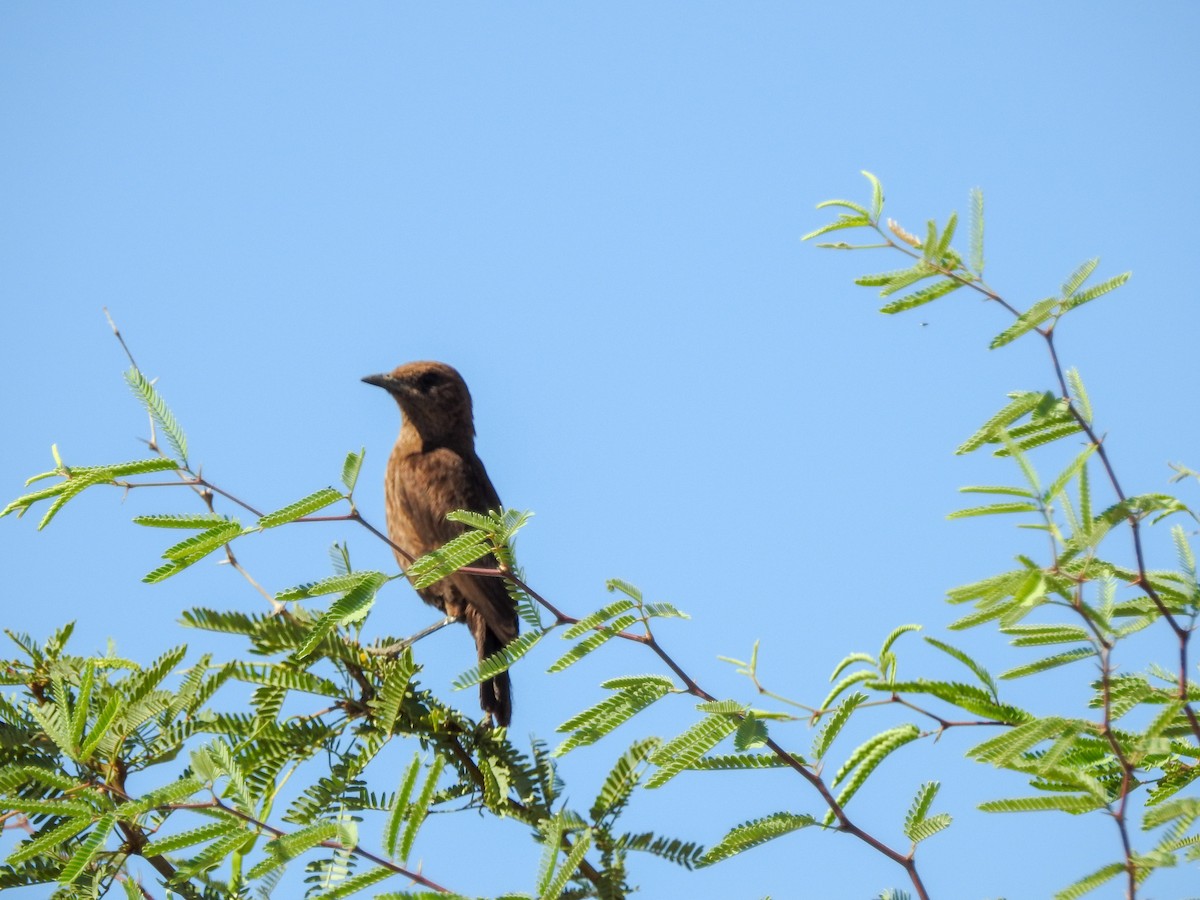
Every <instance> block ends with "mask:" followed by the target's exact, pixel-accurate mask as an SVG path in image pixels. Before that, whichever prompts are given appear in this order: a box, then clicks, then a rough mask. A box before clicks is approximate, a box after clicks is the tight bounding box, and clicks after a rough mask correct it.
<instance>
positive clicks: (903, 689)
mask: <svg viewBox="0 0 1200 900" xmlns="http://www.w3.org/2000/svg"><path fill="white" fill-rule="evenodd" d="M888 689H889V690H892V691H894V692H895V693H897V694H929V695H930V696H932V697H937V698H938V699H939V700H944V701H945V702H946V703H949V704H952V705H953V706H957V707H958V708H959V709H965V710H966V711H967V712H969V713H973V714H975V715H977V716H981V717H983V718H987V719H995V720H996V721H998V722H1003V723H1008V724H1019V723H1021V722H1028V721H1029V720H1031V719H1032V718H1033V716H1032V715H1030V714H1029V713H1027V712H1026V711H1025V710H1023V709H1020V708H1019V707H1016V706H1011V705H1009V704H1006V703H998V702H997V701H996V700H994V699H993V698H992V697H991V695H989V694H988V693H987V692H986V691H984V690H983V689H981V688H978V687H976V686H975V685H973V684H960V683H958V682H946V681H927V680H925V679H917V680H915V681H898V682H895V683H894V684H891V685H889V688H888Z"/></svg>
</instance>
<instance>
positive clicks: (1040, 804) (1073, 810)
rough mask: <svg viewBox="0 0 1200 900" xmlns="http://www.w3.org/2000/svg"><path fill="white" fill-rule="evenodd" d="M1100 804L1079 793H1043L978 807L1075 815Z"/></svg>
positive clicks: (988, 802)
mask: <svg viewBox="0 0 1200 900" xmlns="http://www.w3.org/2000/svg"><path fill="white" fill-rule="evenodd" d="M1102 806H1104V803H1103V802H1101V801H1100V800H1098V799H1097V798H1095V797H1089V796H1083V795H1079V794H1051V795H1044V794H1043V795H1039V796H1036V797H1013V798H1009V799H1007V800H988V801H987V802H985V803H980V804H979V809H981V810H982V811H983V812H1065V813H1070V814H1071V815H1074V816H1077V815H1080V814H1081V813H1088V812H1092V810H1096V809H1100V808H1101V807H1102Z"/></svg>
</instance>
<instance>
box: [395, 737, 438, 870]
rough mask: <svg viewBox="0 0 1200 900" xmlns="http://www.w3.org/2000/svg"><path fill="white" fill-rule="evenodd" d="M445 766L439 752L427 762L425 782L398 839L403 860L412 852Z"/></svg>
mask: <svg viewBox="0 0 1200 900" xmlns="http://www.w3.org/2000/svg"><path fill="white" fill-rule="evenodd" d="M445 766H446V760H445V757H443V756H442V754H440V753H439V754H438V755H437V756H435V757H434V759H433V762H432V763H430V764H429V773H428V775H426V776H425V784H424V786H422V788H421V793H420V794H418V795H417V799H416V801H415V802H414V803H413V805H412V807H410V808H411V810H412V812H411V814H410V815H409V817H408V825H407V826H406V827H405V829H404V836H403V837H402V838H401V839H400V858H401V859H403V860H406V859H408V855H409V853H411V852H412V845H413V842H414V841H416V839H417V832H418V831H420V830H421V825H422V824H423V823H424V822H425V817H426V816H427V815H429V806H430V804H431V803H432V802H433V792H434V790H435V789H436V788H437V783H438V779H440V778H441V777H442V769H444V768H445Z"/></svg>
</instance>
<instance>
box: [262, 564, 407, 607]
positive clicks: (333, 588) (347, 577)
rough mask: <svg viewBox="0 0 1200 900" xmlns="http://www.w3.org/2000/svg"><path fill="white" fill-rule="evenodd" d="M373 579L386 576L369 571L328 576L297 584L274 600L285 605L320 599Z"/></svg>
mask: <svg viewBox="0 0 1200 900" xmlns="http://www.w3.org/2000/svg"><path fill="white" fill-rule="evenodd" d="M375 579H384V580H386V579H387V576H386V575H384V574H383V573H382V572H369V571H361V572H346V573H344V574H341V575H330V576H329V577H328V578H322V579H321V580H320V581H310V582H308V583H307V584H299V585H296V586H295V587H290V588H287V589H286V590H283V591H280V592H279V593H278V594H276V595H275V599H276V600H278V601H279V602H280V603H287V602H290V601H292V600H307V599H308V598H309V597H320V596H322V595H325V594H340V593H342V592H343V591H349V590H353V589H354V588H356V587H358V586H360V585H362V584H365V583H367V582H369V581H373V580H375Z"/></svg>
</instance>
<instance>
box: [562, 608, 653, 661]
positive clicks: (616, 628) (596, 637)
mask: <svg viewBox="0 0 1200 900" xmlns="http://www.w3.org/2000/svg"><path fill="white" fill-rule="evenodd" d="M636 621H638V617H637V616H632V615H626V616H622V617H621V618H619V619H616V620H614V621H613V622H611V623H609V624H608V625H605V626H602V627H601V628H600V629H599V630H598V631H596V632H594V633H593V634H592V635H590V636H589V637H586V638H584V639H583V640H582V641H580V642H579V643H578V644H576V645H575V646H574V647H572V648H571V649H570V650H568V651H567V652H566V653H564V654H563V655H562V656H560V657H559V658H558V659H557V660H555V661H554V662H553V663H552V664H551V665H550V668H548V669H547V670H546V671H547V672H561V671H562V670H563V669H565V668H567V667H568V666H571V665H574V664H575V663H577V662H579V660H581V659H583V657H585V656H587V655H588V654H589V653H591V652H592V651H593V650H595V649H596V648H597V647H600V646H601V645H603V644H606V643H608V641H609V640H611V639H612V638H614V637H616V636H617V635H618V634H620V633H621V632H622V631H624V630H625V629H626V628H628V627H629V626H630V625H632V624H633V623H634V622H636ZM564 637H565V635H564Z"/></svg>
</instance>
